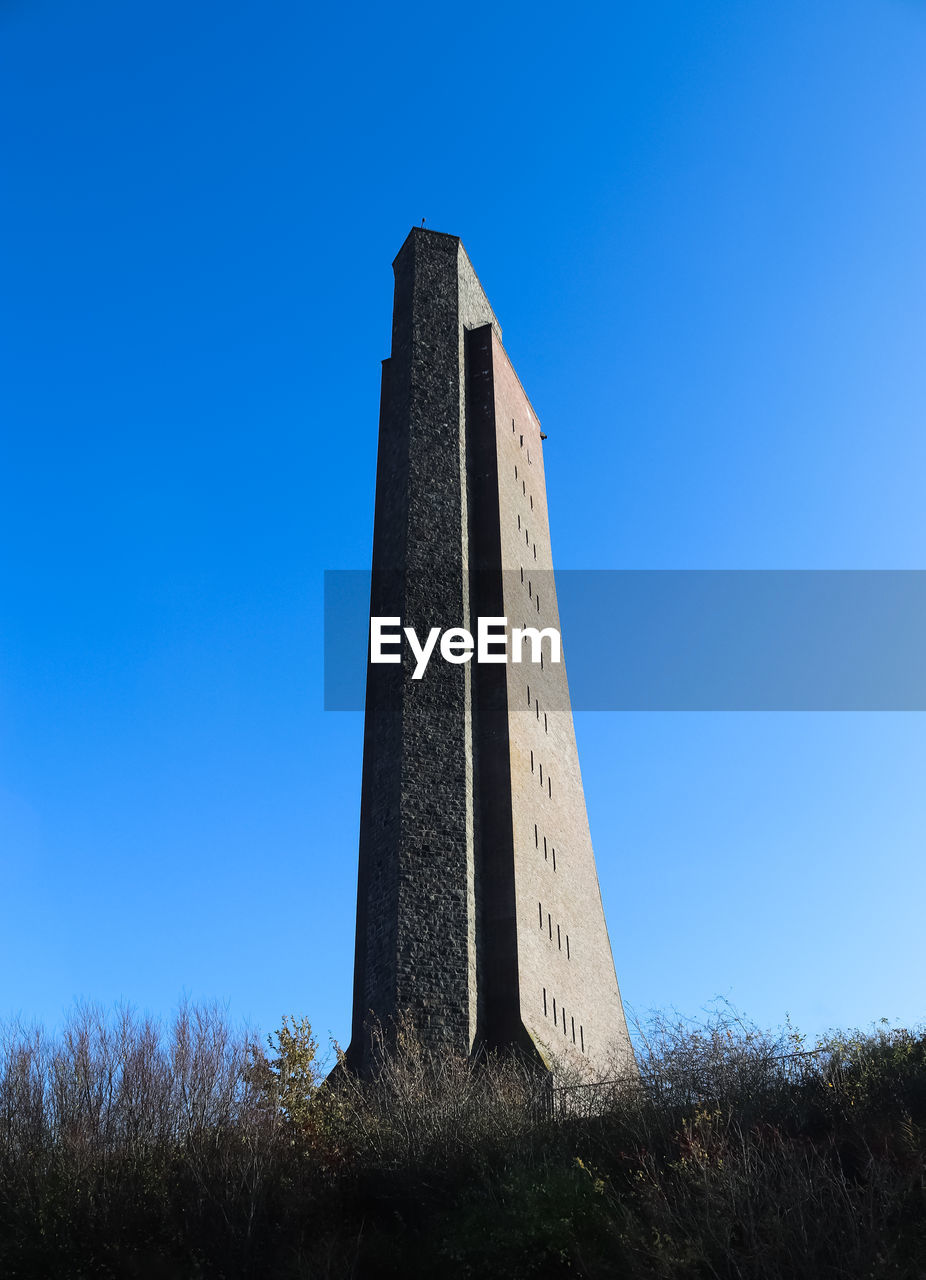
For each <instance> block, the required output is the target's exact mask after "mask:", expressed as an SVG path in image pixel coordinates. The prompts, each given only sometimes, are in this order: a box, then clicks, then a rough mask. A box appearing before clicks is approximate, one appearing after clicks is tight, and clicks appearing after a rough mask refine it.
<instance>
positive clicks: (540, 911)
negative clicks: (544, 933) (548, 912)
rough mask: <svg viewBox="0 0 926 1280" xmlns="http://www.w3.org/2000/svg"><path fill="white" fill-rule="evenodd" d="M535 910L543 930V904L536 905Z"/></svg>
mask: <svg viewBox="0 0 926 1280" xmlns="http://www.w3.org/2000/svg"><path fill="white" fill-rule="evenodd" d="M537 910H538V912H539V913H540V927H541V929H542V928H543V903H542V902H538V903H537Z"/></svg>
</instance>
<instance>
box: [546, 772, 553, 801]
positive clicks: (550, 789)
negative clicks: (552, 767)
mask: <svg viewBox="0 0 926 1280" xmlns="http://www.w3.org/2000/svg"><path fill="white" fill-rule="evenodd" d="M547 795H548V796H549V797H550V799H551V800H552V799H553V783H552V782H551V781H550V775H549V774H547Z"/></svg>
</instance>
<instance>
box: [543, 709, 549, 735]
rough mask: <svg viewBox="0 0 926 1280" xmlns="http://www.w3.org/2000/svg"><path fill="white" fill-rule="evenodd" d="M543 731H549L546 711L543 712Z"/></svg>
mask: <svg viewBox="0 0 926 1280" xmlns="http://www.w3.org/2000/svg"><path fill="white" fill-rule="evenodd" d="M543 731H544V733H549V732H550V730H549V727H548V726H547V713H546V712H544V713H543Z"/></svg>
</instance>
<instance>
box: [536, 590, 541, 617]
mask: <svg viewBox="0 0 926 1280" xmlns="http://www.w3.org/2000/svg"><path fill="white" fill-rule="evenodd" d="M535 599H536V601H537V612H538V613H539V612H540V592H539V591H538V592H537V595H536V596H535Z"/></svg>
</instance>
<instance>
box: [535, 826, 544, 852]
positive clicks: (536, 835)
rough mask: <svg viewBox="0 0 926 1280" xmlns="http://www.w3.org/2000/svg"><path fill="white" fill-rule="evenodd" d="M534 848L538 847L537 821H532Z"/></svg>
mask: <svg viewBox="0 0 926 1280" xmlns="http://www.w3.org/2000/svg"><path fill="white" fill-rule="evenodd" d="M544 839H546V836H544ZM534 848H535V849H539V848H540V833H539V832H538V830H537V823H536V822H535V823H534Z"/></svg>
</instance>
